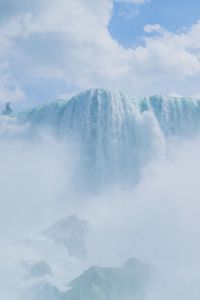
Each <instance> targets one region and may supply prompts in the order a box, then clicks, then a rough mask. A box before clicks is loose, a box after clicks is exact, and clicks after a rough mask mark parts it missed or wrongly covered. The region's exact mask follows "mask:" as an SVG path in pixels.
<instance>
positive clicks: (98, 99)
mask: <svg viewBox="0 0 200 300" xmlns="http://www.w3.org/2000/svg"><path fill="white" fill-rule="evenodd" d="M19 119H20V121H23V122H25V123H26V122H28V123H30V124H31V132H32V134H33V133H35V132H37V130H38V129H41V128H43V129H44V128H46V130H47V129H48V130H50V131H51V132H53V133H54V134H55V135H56V136H59V137H62V138H63V137H67V138H68V139H69V138H70V139H72V140H73V141H74V142H75V143H77V145H79V147H80V148H81V149H80V153H81V155H80V163H81V169H82V170H83V171H84V174H83V175H84V176H83V177H84V178H89V181H90V182H91V180H92V181H93V183H94V184H95V185H97V186H98V185H101V184H102V183H103V184H105V183H108V182H109V181H111V182H112V181H114V182H117V181H121V182H122V181H125V182H127V181H129V180H132V179H134V181H136V180H137V179H138V177H139V173H140V170H141V168H142V167H143V166H145V165H146V164H147V163H148V162H150V161H151V160H152V159H153V160H155V159H156V158H157V157H158V156H162V155H163V154H164V152H165V151H166V142H167V140H168V139H169V138H172V137H173V138H175V137H176V138H183V137H184V138H185V137H194V136H197V134H198V133H199V131H200V100H195V99H188V98H164V97H161V96H154V97H150V98H135V97H131V96H127V95H125V94H123V93H121V92H119V91H118V92H117V91H116V92H111V91H106V90H100V89H97V90H91V91H86V92H82V93H81V94H79V95H77V96H75V97H73V98H72V99H71V100H69V101H58V102H54V103H52V104H49V105H44V106H42V107H36V108H34V109H32V110H29V111H26V112H24V113H22V114H20V115H19Z"/></svg>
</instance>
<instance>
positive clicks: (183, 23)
mask: <svg viewBox="0 0 200 300" xmlns="http://www.w3.org/2000/svg"><path fill="white" fill-rule="evenodd" d="M199 19H200V1H199V0H151V1H149V2H148V3H146V4H145V5H143V4H142V5H135V4H130V3H124V2H121V3H120V2H116V3H114V9H113V16H112V19H111V21H110V24H109V30H110V33H111V34H112V36H113V37H114V38H115V39H116V40H118V41H119V42H120V43H121V44H123V45H124V46H125V47H131V46H135V45H139V44H141V43H142V36H143V34H144V26H145V25H146V24H160V25H161V26H163V27H165V28H166V29H168V30H169V31H172V32H176V31H180V29H181V28H182V27H189V26H191V25H192V24H194V23H195V22H196V21H197V20H199Z"/></svg>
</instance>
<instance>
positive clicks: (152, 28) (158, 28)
mask: <svg viewBox="0 0 200 300" xmlns="http://www.w3.org/2000/svg"><path fill="white" fill-rule="evenodd" d="M163 30H164V29H163V28H162V27H161V26H160V24H153V25H151V24H148V25H146V26H145V27H144V31H145V32H146V33H152V32H158V33H162V32H163Z"/></svg>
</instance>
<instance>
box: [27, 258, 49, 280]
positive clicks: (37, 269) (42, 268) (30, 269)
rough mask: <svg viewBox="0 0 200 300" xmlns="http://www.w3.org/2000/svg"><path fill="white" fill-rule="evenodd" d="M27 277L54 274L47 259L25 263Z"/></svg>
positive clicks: (32, 277)
mask: <svg viewBox="0 0 200 300" xmlns="http://www.w3.org/2000/svg"><path fill="white" fill-rule="evenodd" d="M24 268H25V279H34V278H40V277H43V276H52V271H51V268H50V266H49V265H48V264H47V263H46V262H45V261H39V262H35V263H28V262H27V263H24Z"/></svg>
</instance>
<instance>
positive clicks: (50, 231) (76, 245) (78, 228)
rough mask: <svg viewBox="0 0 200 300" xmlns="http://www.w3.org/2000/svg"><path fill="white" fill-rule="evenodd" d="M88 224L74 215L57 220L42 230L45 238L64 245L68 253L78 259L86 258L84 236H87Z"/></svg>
mask: <svg viewBox="0 0 200 300" xmlns="http://www.w3.org/2000/svg"><path fill="white" fill-rule="evenodd" d="M87 230H88V224H87V222H86V221H84V220H81V219H79V218H78V217H77V216H76V215H72V216H69V217H68V218H66V219H63V220H61V221H58V222H57V223H55V224H53V225H52V226H51V227H49V228H47V229H46V230H44V231H43V232H42V235H43V236H44V237H46V238H47V239H51V240H53V241H55V242H56V243H59V244H62V245H64V246H65V247H66V248H67V250H68V253H69V255H71V256H73V257H76V258H78V259H86V257H87V248H86V245H85V238H86V236H87Z"/></svg>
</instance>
